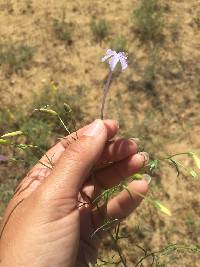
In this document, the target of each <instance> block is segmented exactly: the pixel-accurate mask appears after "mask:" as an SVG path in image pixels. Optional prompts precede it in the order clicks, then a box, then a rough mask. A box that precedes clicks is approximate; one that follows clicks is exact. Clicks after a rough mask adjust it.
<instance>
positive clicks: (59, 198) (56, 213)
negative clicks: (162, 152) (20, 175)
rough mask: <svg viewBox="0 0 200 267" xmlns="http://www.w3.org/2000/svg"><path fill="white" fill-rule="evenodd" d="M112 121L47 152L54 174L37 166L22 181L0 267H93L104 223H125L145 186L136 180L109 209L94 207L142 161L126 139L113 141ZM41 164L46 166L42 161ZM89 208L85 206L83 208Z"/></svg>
mask: <svg viewBox="0 0 200 267" xmlns="http://www.w3.org/2000/svg"><path fill="white" fill-rule="evenodd" d="M117 131H118V125H117V122H116V121H113V120H104V121H101V120H96V121H95V122H93V123H92V124H90V125H88V126H86V127H84V128H82V129H80V130H79V131H78V133H77V134H78V139H77V140H75V137H76V135H75V134H72V135H71V136H68V137H66V138H65V139H63V140H61V141H60V142H59V143H57V144H56V145H55V146H54V147H53V148H51V149H50V150H49V151H48V152H47V155H48V158H51V160H52V162H53V165H54V167H53V169H50V168H47V167H45V166H44V165H42V164H40V163H38V164H37V165H36V166H35V167H34V168H33V169H32V170H31V171H30V172H29V173H28V174H27V176H26V177H25V178H24V179H23V180H22V182H21V183H20V185H19V186H18V188H17V189H16V193H15V194H14V196H13V198H12V200H11V201H10V203H9V205H8V207H7V209H6V212H5V215H4V219H3V221H2V224H1V228H0V232H1V239H0V266H2V267H10V266H15V267H25V266H29V267H51V266H52V267H72V266H76V267H85V266H89V265H88V264H89V263H92V264H94V263H95V262H96V259H97V252H98V247H99V244H100V241H101V239H102V237H103V235H102V233H100V232H98V233H97V234H96V235H95V236H94V237H93V238H91V234H92V233H94V231H95V229H97V228H98V227H100V226H101V225H102V222H103V220H104V218H112V219H113V218H118V219H123V218H125V217H127V216H128V215H129V214H130V213H131V212H132V211H133V210H134V209H135V208H136V207H137V206H138V205H139V204H140V202H141V200H142V198H141V197H140V196H139V195H138V194H137V193H136V192H139V193H141V194H146V192H147V187H148V186H147V183H146V182H145V181H134V182H131V183H130V184H129V186H128V188H129V192H131V196H130V194H129V193H128V192H127V190H124V191H122V192H121V193H119V194H118V195H117V196H115V197H114V198H113V199H111V200H110V201H109V202H108V204H107V207H103V206H101V207H99V209H97V208H96V207H95V206H94V205H92V200H94V199H95V198H96V197H97V196H98V195H99V194H100V193H101V191H102V189H103V188H109V187H112V186H114V185H116V184H118V183H119V182H120V181H122V180H123V179H125V178H126V177H129V176H130V175H132V174H133V173H134V172H137V171H138V170H139V169H140V168H141V167H142V166H143V165H144V161H145V157H144V156H143V155H141V154H137V144H136V143H134V142H133V141H132V140H128V139H124V138H121V139H116V140H114V141H109V140H111V139H112V138H113V137H114V136H115V135H116V133H117ZM40 162H43V163H44V164H45V165H49V160H48V159H47V157H46V156H44V157H43V158H42V159H41V160H40ZM83 203H87V204H83Z"/></svg>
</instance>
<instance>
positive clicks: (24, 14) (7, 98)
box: [0, 0, 200, 267]
mask: <svg viewBox="0 0 200 267" xmlns="http://www.w3.org/2000/svg"><path fill="white" fill-rule="evenodd" d="M17 2H18V1H11V0H10V1H4V0H3V1H2V2H1V3H0V9H1V16H0V31H1V35H2V37H1V43H2V44H8V45H7V46H4V48H3V50H2V51H3V52H4V53H5V51H9V54H10V53H11V52H13V51H15V53H14V56H12V57H11V58H12V60H10V61H5V58H6V59H7V58H8V57H5V56H3V57H1V58H4V60H2V61H1V66H2V68H1V69H0V80H1V87H0V94H1V97H0V104H1V106H0V125H1V129H0V134H2V133H4V132H6V131H10V130H16V129H19V128H23V130H24V131H25V132H26V133H27V136H29V138H28V139H27V142H36V141H37V142H38V143H39V145H41V146H43V149H44V150H45V149H46V148H47V147H48V146H49V145H51V144H52V143H53V142H55V140H57V137H58V136H59V135H60V134H63V132H62V131H60V130H59V128H58V127H57V122H54V121H51V120H49V119H48V118H47V117H41V118H40V120H39V118H38V117H37V116H38V115H37V114H32V110H33V109H34V108H37V107H41V106H44V105H46V104H50V105H51V106H52V107H54V108H56V109H57V110H58V111H59V112H62V107H63V103H64V102H67V103H69V104H71V105H72V106H73V108H74V109H75V113H76V115H77V118H76V119H77V121H78V124H79V125H83V124H85V123H87V122H89V121H91V120H92V119H94V118H96V117H98V116H99V110H100V107H99V102H100V99H101V92H102V85H103V82H104V81H105V79H106V75H107V66H104V65H102V64H101V63H100V59H101V56H102V55H103V54H104V52H105V50H106V49H107V48H109V47H110V45H111V46H112V47H113V48H115V49H116V50H127V52H128V54H129V69H128V70H127V72H125V73H124V74H123V75H120V76H117V74H116V77H115V79H114V80H113V84H112V90H111V92H110V97H109V101H108V103H107V108H106V116H107V117H112V118H115V119H118V120H119V121H120V127H121V132H120V134H121V135H126V136H130V137H140V139H141V140H142V144H141V149H142V150H143V149H144V150H147V151H148V152H149V153H150V154H151V156H152V157H156V156H158V155H162V154H164V153H170V152H181V151H188V150H193V151H195V152H197V153H200V142H199V133H200V128H199V120H200V117H199V112H198V110H199V102H200V94H199V88H198V86H199V78H198V73H199V69H200V66H199V63H198V60H197V59H198V58H199V57H200V55H199V49H198V42H199V41H198V35H197V32H198V12H199V7H198V6H197V4H195V3H194V2H189V1H182V2H178V1H175V0H173V1H170V3H169V2H168V1H164V0H163V1H159V2H158V5H159V6H161V7H163V9H162V20H161V22H160V19H159V17H158V19H157V17H156V16H155V17H156V19H155V17H154V16H153V13H151V14H152V16H149V17H148V16H147V18H148V19H150V20H151V19H153V22H152V21H151V23H147V22H145V24H144V25H143V26H141V25H140V26H139V24H138V23H135V22H133V17H132V14H133V11H137V10H138V8H139V4H140V3H143V2H144V1H141V2H140V1H128V0H124V1H121V2H120V3H118V2H117V1H116V2H112V3H111V2H109V1H104V3H103V2H101V1H97V2H96V4H95V5H94V3H93V1H89V0H87V1H82V0H75V1H68V3H67V4H66V1H51V2H49V1H48V5H47V1H38V0H34V1H25V0H24V1H20V3H17ZM149 3H150V2H149ZM166 6H168V8H166ZM63 9H64V10H65V12H66V17H65V20H63ZM157 10H158V9H157V7H156V8H155V9H153V10H151V12H157ZM159 10H160V9H159ZM30 12H31V16H30ZM137 12H138V11H137ZM137 12H136V13H137ZM140 12H141V11H140ZM145 12H146V11H145ZM156 14H157V13H156ZM102 16H103V17H102ZM138 16H139V17H138ZM159 16H161V13H159ZM93 17H95V18H96V20H98V21H99V20H101V19H104V20H105V21H106V23H107V24H108V25H110V28H109V33H108V31H107V30H106V31H104V27H102V28H101V27H97V28H99V29H100V33H98V34H97V36H98V38H97V39H96V36H95V34H96V33H94V32H97V31H96V29H95V30H94V31H92V30H91V21H92V18H93ZM136 17H137V18H140V19H141V13H140V15H137V16H136ZM163 18H164V22H163ZM53 21H56V22H58V24H57V25H56V27H55V25H53ZM177 21H178V23H177ZM60 23H61V24H60ZM65 23H67V24H65ZM68 23H71V24H70V25H75V28H74V30H73V32H71V31H68V26H69V24H68ZM107 24H106V25H107ZM52 25H53V27H52ZM152 25H153V27H152ZM155 25H157V26H155ZM160 25H162V27H161V26H160ZM58 26H59V27H58ZM106 27H107V26H106ZM142 27H143V28H142ZM145 27H150V28H149V29H147V31H150V33H145V31H144V28H145ZM102 29H103V30H102ZM133 29H134V31H133ZM136 29H137V30H136ZM65 31H67V34H66V32H65ZM56 32H57V33H56ZM69 32H70V38H68V33H69ZM105 32H106V34H105ZM160 33H162V34H161V35H162V36H164V38H162V42H160V37H159V38H158V36H160ZM141 34H143V37H145V38H141ZM99 36H100V37H99ZM102 36H103V37H102ZM146 37H148V40H147V39H146ZM99 38H100V39H99ZM152 38H153V39H152ZM68 40H71V41H69V43H68ZM149 40H150V41H149ZM152 40H154V41H153V42H152ZM155 40H156V41H155ZM152 43H153V44H152ZM157 43H159V46H158V45H157ZM10 44H12V49H11V50H9V47H10ZM15 44H20V45H22V44H23V45H24V44H28V47H30V48H32V47H37V50H35V51H34V53H33V54H31V53H27V55H26V57H25V60H24V57H21V56H16V53H18V52H16V51H18V47H19V46H18V45H15ZM66 44H67V47H66ZM68 44H69V45H68ZM71 44H73V45H71ZM66 48H67V49H66ZM155 49H158V50H155ZM10 51H11V52H10ZM19 51H20V53H19V55H22V54H23V53H24V52H23V53H22V52H21V50H19ZM25 54H26V53H25ZM4 55H5V54H4ZM30 55H31V56H30ZM33 56H34V62H33V58H32V57H33ZM13 58H14V59H13ZM16 58H17V59H18V58H20V60H19V62H20V63H18V61H17V63H16ZM6 62H7V63H6ZM9 62H10V63H9ZM18 65H19V66H20V67H19V68H18V67H17V68H16V66H18ZM16 69H20V71H18V70H17V71H16ZM11 70H12V71H11ZM21 70H22V71H23V75H21ZM7 71H9V75H6V78H5V73H6V72H7ZM52 84H55V85H56V87H58V88H60V89H59V91H57V92H56V91H55V92H52V91H51V90H49V88H51V86H52ZM45 90H47V91H45ZM48 90H49V92H48ZM44 92H45V93H44ZM35 122H37V127H36V126H35ZM44 129H45V131H44ZM50 132H51V133H52V134H50V137H49V139H48V140H46V136H47V135H48V134H49V133H50ZM0 149H1V150H0V153H3V154H8V155H13V154H12V153H13V152H12V151H10V150H8V149H7V148H6V147H3V148H2V147H1V148H0ZM22 158H23V156H22ZM185 164H190V162H185ZM29 167H30V162H29V163H25V162H21V163H20V162H19V163H17V164H14V165H13V164H11V163H6V162H5V163H1V167H0V180H1V186H0V201H1V204H0V207H1V208H0V211H1V214H2V213H3V209H4V207H5V205H6V203H7V201H8V199H9V198H10V196H11V193H12V190H13V188H14V187H15V185H16V183H17V182H18V181H19V180H20V179H21V177H22V175H23V174H24V173H25V172H26V170H27V169H28V168H29ZM150 195H152V196H154V197H155V198H157V199H159V200H161V201H162V202H163V203H165V204H166V205H167V206H168V207H169V208H170V209H171V210H172V212H173V216H172V217H171V218H168V217H164V216H163V215H160V214H158V213H157V212H156V211H155V209H154V208H153V207H152V206H150V205H149V204H148V203H146V202H144V203H143V204H142V206H141V207H140V208H139V209H138V210H137V212H136V213H135V214H134V215H133V216H131V217H130V218H129V219H128V220H127V221H126V222H124V223H123V227H122V234H124V235H128V236H129V237H128V239H124V240H122V247H123V250H124V252H125V254H126V256H127V258H128V262H129V266H135V263H136V262H137V261H138V259H139V258H140V257H141V256H142V255H143V252H142V251H141V250H140V249H139V248H138V247H137V246H136V245H139V246H141V247H143V248H145V249H149V250H153V251H155V250H158V249H161V248H162V247H163V246H166V245H168V244H169V243H179V242H180V241H181V242H182V243H185V244H188V245H192V244H199V238H200V237H199V236H200V235H199V234H200V233H199V229H200V228H199V200H200V199H199V181H196V180H191V179H186V178H184V177H180V178H178V179H177V178H176V174H175V171H174V170H172V169H171V168H168V167H167V166H165V167H164V168H163V170H162V171H161V172H159V174H158V173H156V174H155V177H153V182H152V185H151V189H150ZM105 248H106V249H105ZM101 255H103V256H104V257H107V256H108V257H110V256H111V255H112V251H111V250H110V241H108V240H106V241H105V243H104V249H103V250H102V253H101ZM145 264H146V265H144V266H149V265H150V262H149V261H148V262H147V263H145ZM198 265H199V258H198V257H197V255H194V253H192V254H190V253H184V254H182V253H178V255H177V254H175V255H174V254H170V255H169V257H167V256H166V257H162V258H161V259H160V265H155V266H160V267H161V266H163V267H166V266H167V267H168V266H173V267H176V266H177V267H178V266H179V267H180V266H186V267H187V266H194V267H196V266H198Z"/></svg>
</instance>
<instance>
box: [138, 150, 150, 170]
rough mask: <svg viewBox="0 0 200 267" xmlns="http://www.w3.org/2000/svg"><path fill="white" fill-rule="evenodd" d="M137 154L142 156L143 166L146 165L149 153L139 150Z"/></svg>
mask: <svg viewBox="0 0 200 267" xmlns="http://www.w3.org/2000/svg"><path fill="white" fill-rule="evenodd" d="M139 154H140V155H141V156H143V157H144V167H146V166H147V164H148V162H149V154H148V153H147V152H140V153H139Z"/></svg>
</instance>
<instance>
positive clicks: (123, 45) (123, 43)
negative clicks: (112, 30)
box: [111, 35, 127, 52]
mask: <svg viewBox="0 0 200 267" xmlns="http://www.w3.org/2000/svg"><path fill="white" fill-rule="evenodd" d="M111 49H112V50H115V51H116V52H120V51H127V39H126V37H125V36H124V35H117V36H116V37H115V38H114V39H113V40H112V42H111Z"/></svg>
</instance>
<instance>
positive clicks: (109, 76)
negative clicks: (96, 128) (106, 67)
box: [101, 70, 113, 120]
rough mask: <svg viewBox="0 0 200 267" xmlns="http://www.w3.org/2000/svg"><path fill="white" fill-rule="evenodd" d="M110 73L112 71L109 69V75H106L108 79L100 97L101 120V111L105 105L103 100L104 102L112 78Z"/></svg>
mask: <svg viewBox="0 0 200 267" xmlns="http://www.w3.org/2000/svg"><path fill="white" fill-rule="evenodd" d="M112 74H113V72H112V71H111V70H110V72H109V75H108V79H107V82H106V84H105V86H104V91H103V98H102V106H101V119H102V120H103V117H104V116H103V112H104V106H105V102H106V97H107V95H108V92H109V88H110V84H111V80H112Z"/></svg>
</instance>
